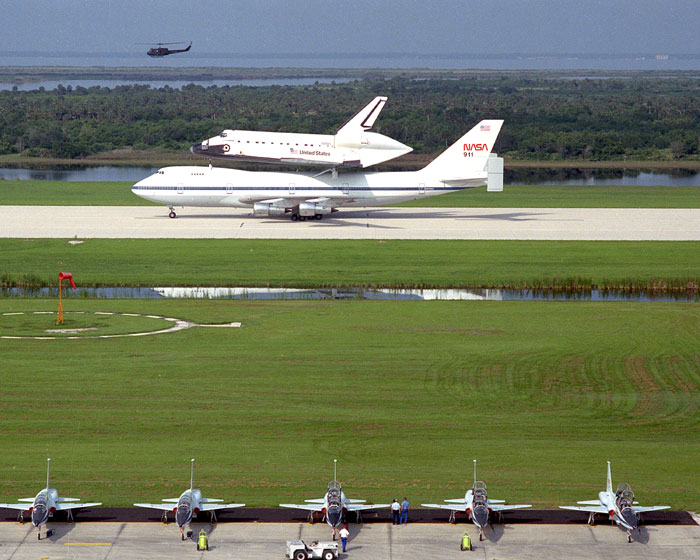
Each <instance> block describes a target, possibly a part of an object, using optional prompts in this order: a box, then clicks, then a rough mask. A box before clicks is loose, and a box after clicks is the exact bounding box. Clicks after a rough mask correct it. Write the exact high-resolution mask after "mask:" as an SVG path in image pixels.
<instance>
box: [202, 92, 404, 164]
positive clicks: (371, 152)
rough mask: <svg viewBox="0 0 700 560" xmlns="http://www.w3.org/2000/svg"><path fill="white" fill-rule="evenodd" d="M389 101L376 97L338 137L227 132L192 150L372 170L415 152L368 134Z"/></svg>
mask: <svg viewBox="0 0 700 560" xmlns="http://www.w3.org/2000/svg"><path fill="white" fill-rule="evenodd" d="M386 100H387V98H386V97H375V98H374V99H373V100H372V101H371V103H369V104H368V105H367V106H366V107H365V108H364V109H362V110H361V111H360V112H359V113H357V114H356V115H355V116H354V117H352V118H351V119H350V120H349V121H348V122H347V123H346V124H344V125H343V126H342V127H341V128H340V129H339V130H338V132H336V133H335V135H328V134H294V133H290V132H262V131H257V130H224V131H223V132H222V133H221V134H219V135H218V136H214V137H212V138H209V140H204V141H203V142H200V143H199V144H195V145H194V146H192V147H191V148H190V151H191V152H192V153H193V154H197V155H202V156H207V157H219V158H225V159H229V160H235V161H250V162H258V163H277V164H283V165H299V164H301V165H323V166H325V167H332V168H353V167H355V168H364V167H369V166H370V165H375V164H377V163H382V162H384V161H387V160H390V159H394V158H397V157H399V156H402V155H404V154H407V153H408V152H410V151H412V150H413V148H410V147H409V146H406V145H404V144H402V143H401V142H398V141H396V140H392V139H391V138H389V137H388V136H384V135H382V134H378V133H376V132H367V131H368V130H369V129H370V128H372V126H373V125H374V121H376V120H377V117H378V116H379V113H381V111H382V109H383V108H384V105H385V104H386Z"/></svg>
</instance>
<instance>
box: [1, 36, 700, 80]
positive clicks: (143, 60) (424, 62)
mask: <svg viewBox="0 0 700 560" xmlns="http://www.w3.org/2000/svg"><path fill="white" fill-rule="evenodd" d="M193 49H196V45H195V46H194V47H193ZM0 66H106V67H117V66H126V67H177V68H182V67H188V66H190V67H192V66H196V67H203V66H210V67H224V68H433V69H488V70H669V71H670V70H698V71H700V54H673V53H629V54H627V53H623V54H609V55H605V54H602V55H601V54H593V55H585V54H575V53H574V54H558V53H542V54H521V53H503V54H468V53H447V54H424V53H321V54H314V53H270V54H259V53H257V54H245V53H203V52H197V51H196V50H193V51H191V52H189V53H186V54H182V55H174V56H167V57H164V58H161V59H153V58H150V57H148V56H146V53H145V50H142V49H138V50H136V49H134V50H133V51H131V52H120V53H116V52H115V53H111V52H41V51H15V52H4V53H1V54H0ZM64 85H65V84H64Z"/></svg>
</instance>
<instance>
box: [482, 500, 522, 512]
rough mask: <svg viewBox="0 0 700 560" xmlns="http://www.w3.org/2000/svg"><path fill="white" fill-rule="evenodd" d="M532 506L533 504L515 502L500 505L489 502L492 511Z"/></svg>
mask: <svg viewBox="0 0 700 560" xmlns="http://www.w3.org/2000/svg"><path fill="white" fill-rule="evenodd" d="M529 507H532V504H513V505H507V506H506V505H499V504H493V505H491V503H490V502H489V509H491V510H492V511H508V510H511V509H525V508H529Z"/></svg>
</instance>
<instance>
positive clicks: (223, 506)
mask: <svg viewBox="0 0 700 560" xmlns="http://www.w3.org/2000/svg"><path fill="white" fill-rule="evenodd" d="M244 505H245V504H202V507H201V510H202V511H215V510H219V509H233V508H239V507H243V506H244Z"/></svg>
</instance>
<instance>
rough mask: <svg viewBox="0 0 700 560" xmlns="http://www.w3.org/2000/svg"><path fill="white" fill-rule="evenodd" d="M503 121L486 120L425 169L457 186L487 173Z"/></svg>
mask: <svg viewBox="0 0 700 560" xmlns="http://www.w3.org/2000/svg"><path fill="white" fill-rule="evenodd" d="M502 126H503V121H502V120H483V121H481V122H480V123H479V124H477V125H476V126H475V127H474V128H472V129H471V130H470V131H469V132H467V133H466V134H465V135H464V136H462V137H461V138H460V139H459V140H457V142H455V143H454V144H452V145H451V146H450V147H449V148H447V150H445V151H444V152H442V153H441V154H440V155H439V156H438V157H436V158H435V159H434V160H433V161H431V162H430V163H429V164H428V165H426V166H425V167H424V168H423V171H426V172H430V173H431V175H435V177H436V178H437V179H438V180H440V181H444V182H447V183H450V182H454V183H458V182H459V181H460V180H461V179H467V178H469V177H470V176H471V175H473V174H474V173H475V172H480V171H483V172H486V165H487V161H488V159H489V154H490V153H491V150H493V145H494V143H495V142H496V138H498V134H499V132H500V131H501V127H502Z"/></svg>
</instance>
